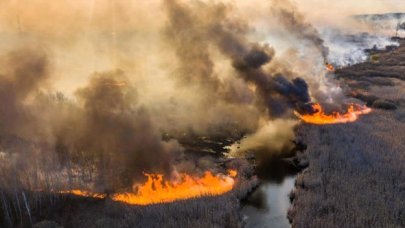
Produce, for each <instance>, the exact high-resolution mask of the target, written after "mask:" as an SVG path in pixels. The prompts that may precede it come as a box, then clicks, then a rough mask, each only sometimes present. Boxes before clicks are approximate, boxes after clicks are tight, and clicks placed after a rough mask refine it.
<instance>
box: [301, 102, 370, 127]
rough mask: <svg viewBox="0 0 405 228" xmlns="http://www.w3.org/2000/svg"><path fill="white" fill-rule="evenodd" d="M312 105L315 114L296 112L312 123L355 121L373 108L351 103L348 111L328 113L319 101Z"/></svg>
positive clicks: (305, 120)
mask: <svg viewBox="0 0 405 228" xmlns="http://www.w3.org/2000/svg"><path fill="white" fill-rule="evenodd" d="M312 107H313V108H314V110H315V113H313V114H304V115H301V114H299V113H298V112H294V113H295V115H296V116H298V117H299V118H300V119H301V120H303V121H304V122H307V123H311V124H338V123H348V122H354V121H356V120H357V119H358V117H359V115H362V114H367V113H370V112H371V109H370V108H368V107H365V106H361V105H354V104H351V105H350V106H349V108H348V110H347V112H346V113H344V114H340V113H338V112H333V113H331V114H326V113H325V112H324V110H323V109H322V106H321V105H320V104H318V103H316V104H313V105H312Z"/></svg>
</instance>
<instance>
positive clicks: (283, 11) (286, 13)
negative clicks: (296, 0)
mask: <svg viewBox="0 0 405 228" xmlns="http://www.w3.org/2000/svg"><path fill="white" fill-rule="evenodd" d="M271 12H272V13H273V15H274V16H275V17H276V18H277V19H278V20H279V21H280V22H281V23H282V24H283V26H284V27H285V28H286V29H287V30H288V31H289V32H290V33H291V34H292V35H294V36H296V37H297V38H298V39H299V40H304V41H307V42H309V43H310V44H312V45H313V46H314V47H315V48H316V49H317V50H318V51H319V52H320V54H321V55H322V57H323V59H324V62H327V59H328V55H329V48H328V47H326V45H325V42H324V40H323V39H322V38H321V35H320V34H319V32H318V30H317V29H316V28H315V27H314V26H313V25H312V24H311V23H309V22H307V21H306V19H305V16H304V15H303V14H302V13H300V12H299V11H298V9H297V7H296V6H294V5H293V4H292V3H291V2H290V1H288V0H287V1H283V0H273V1H272V6H271Z"/></svg>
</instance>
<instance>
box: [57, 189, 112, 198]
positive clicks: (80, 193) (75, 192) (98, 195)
mask: <svg viewBox="0 0 405 228" xmlns="http://www.w3.org/2000/svg"><path fill="white" fill-rule="evenodd" d="M58 193H61V194H73V195H77V196H83V197H91V198H99V199H104V198H105V197H106V196H107V194H102V193H93V192H89V191H86V190H79V189H74V190H66V191H59V192H58Z"/></svg>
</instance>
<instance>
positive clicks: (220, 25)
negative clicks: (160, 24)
mask: <svg viewBox="0 0 405 228" xmlns="http://www.w3.org/2000/svg"><path fill="white" fill-rule="evenodd" d="M166 6H167V7H166V8H167V10H168V14H169V17H170V18H172V17H173V16H176V17H177V15H196V14H198V13H200V14H202V15H204V16H205V17H192V18H193V19H194V20H195V21H192V24H202V25H204V26H200V27H199V28H200V29H201V31H202V32H200V34H199V36H200V39H201V38H205V39H203V40H204V42H208V41H209V42H210V44H211V45H214V47H217V49H218V50H219V51H220V52H221V53H222V54H223V55H224V56H225V57H226V58H228V59H229V60H230V61H231V63H232V66H233V68H234V70H235V71H236V74H237V75H238V76H239V77H240V78H241V79H243V80H244V81H245V83H248V84H253V85H254V86H255V87H256V89H257V94H258V95H259V97H260V100H261V102H262V103H263V104H264V107H265V109H266V111H267V112H268V114H269V116H270V117H281V116H282V115H284V114H285V113H286V112H287V111H288V110H289V109H290V108H297V109H306V108H307V107H308V106H307V105H306V103H308V102H309V101H310V96H309V93H308V86H307V84H306V82H305V81H304V80H303V79H302V78H299V77H296V78H294V79H292V80H291V81H290V80H288V79H287V78H286V77H285V76H284V75H282V74H279V73H276V72H268V71H266V70H265V69H264V66H265V65H266V64H267V63H269V62H270V61H271V60H272V58H273V57H274V53H275V51H274V49H273V48H271V47H269V46H267V45H261V44H258V43H250V42H249V41H248V40H247V38H246V36H247V31H246V26H245V24H244V23H242V22H240V21H238V20H236V19H230V18H229V17H227V14H228V11H229V8H228V7H227V5H224V4H205V3H199V4H198V8H199V9H198V10H195V9H194V8H192V7H187V6H185V5H182V4H181V3H179V2H177V1H174V0H167V1H166ZM204 18H207V19H205V20H204ZM175 19H176V18H172V19H171V20H175ZM177 20H178V19H177ZM188 23H190V21H189V22H188ZM178 26H183V24H179V25H178ZM192 27H193V26H192ZM289 76H290V77H293V76H292V75H289ZM307 111H311V109H310V108H309V110H307Z"/></svg>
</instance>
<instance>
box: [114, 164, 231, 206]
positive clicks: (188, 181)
mask: <svg viewBox="0 0 405 228" xmlns="http://www.w3.org/2000/svg"><path fill="white" fill-rule="evenodd" d="M236 174H237V173H236V171H235V170H231V171H229V176H225V175H213V174H212V173H211V172H208V171H207V172H205V174H204V176H203V177H201V178H195V177H192V176H190V175H188V174H180V178H181V179H180V181H179V182H178V183H171V182H168V181H164V180H163V175H160V174H146V176H147V177H148V180H147V181H146V183H145V184H143V185H141V186H135V187H136V189H137V190H136V191H135V192H133V193H121V194H115V195H114V196H113V197H112V199H113V200H115V201H121V202H124V203H128V204H138V205H147V204H153V203H163V202H173V201H175V200H179V199H189V198H195V197H201V196H213V195H221V194H223V193H226V192H228V191H230V190H232V188H233V186H234V184H235V180H234V178H232V177H233V176H236Z"/></svg>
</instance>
